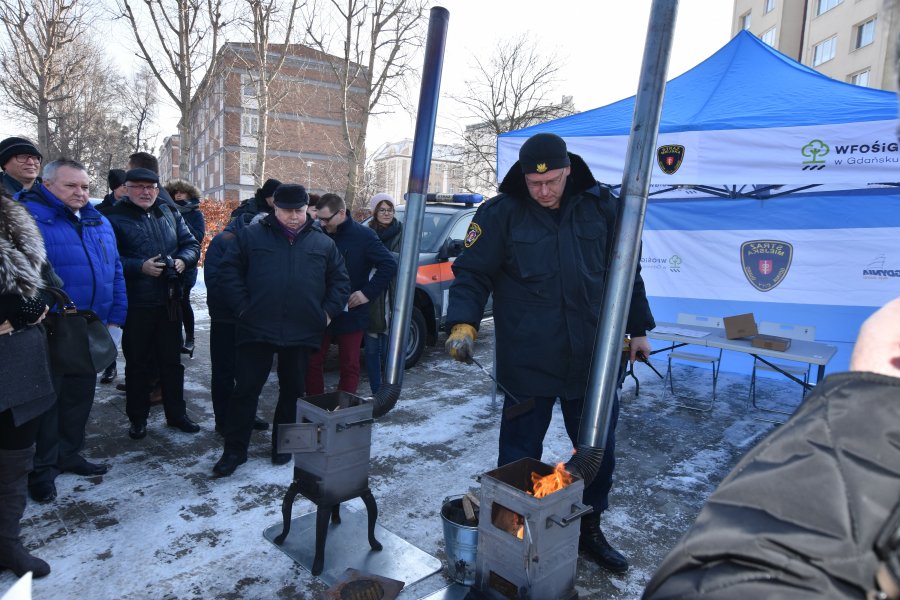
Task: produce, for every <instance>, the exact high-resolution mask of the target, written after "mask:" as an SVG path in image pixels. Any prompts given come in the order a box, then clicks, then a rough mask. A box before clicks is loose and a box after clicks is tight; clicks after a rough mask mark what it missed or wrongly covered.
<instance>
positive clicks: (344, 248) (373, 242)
mask: <svg viewBox="0 0 900 600" xmlns="http://www.w3.org/2000/svg"><path fill="white" fill-rule="evenodd" d="M329 235H330V236H331V239H333V240H334V243H335V244H337V247H338V250H340V252H341V256H343V257H344V264H346V266H347V274H348V275H349V276H350V291H351V293H352V292H355V291H357V290H359V291H361V292H362V293H363V295H365V297H366V298H368V299H369V302H371V301H372V300H374V299H376V298H378V296H379V295H381V294H383V293H384V291H385V290H386V289H387V288H388V286H389V285H390V284H391V281H393V279H394V275H396V274H397V259H395V258H394V255H393V254H391V253H390V251H389V250H388V249H387V248H386V247H385V245H384V244H382V243H381V240H380V239H378V235H377V234H376V233H375V231H373V230H372V229H370V228H369V227H367V226H366V225H362V224H360V223H357V222H356V221H354V220H353V219H351V218H350V217H347V218H346V219H345V220H344V222H343V223H341V224H340V225H338V226H337V231H336V232H335V233H334V234H333V235H332V234H329ZM373 269H374V270H375V272H374V274H373V273H372V270H373ZM370 276H371V279H370ZM371 308H372V307H371V306H369V303H366V304H360V305H359V306H355V307H353V308H351V309H350V310H349V311H345V312H342V313H341V314H339V315H338V316H337V317H335V319H334V321H333V322H332V323H331V326H330V327H329V328H328V331H329V332H330V333H332V334H334V335H342V334H345V333H352V332H354V331H365V330H366V329H367V328H368V326H369V311H370V309H371Z"/></svg>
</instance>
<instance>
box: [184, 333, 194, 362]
mask: <svg viewBox="0 0 900 600" xmlns="http://www.w3.org/2000/svg"><path fill="white" fill-rule="evenodd" d="M181 353H182V354H188V355H190V357H191V358H194V336H188V337H186V338H184V345H182V346H181Z"/></svg>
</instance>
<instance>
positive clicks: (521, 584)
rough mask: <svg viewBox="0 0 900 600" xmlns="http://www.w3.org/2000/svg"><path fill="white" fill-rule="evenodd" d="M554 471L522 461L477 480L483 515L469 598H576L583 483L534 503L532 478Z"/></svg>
mask: <svg viewBox="0 0 900 600" xmlns="http://www.w3.org/2000/svg"><path fill="white" fill-rule="evenodd" d="M532 472H534V473H537V474H538V475H540V476H542V477H543V476H546V475H550V474H552V473H553V467H552V466H550V465H547V464H544V463H542V462H541V461H539V460H534V459H532V458H523V459H520V460H517V461H516V462H513V463H510V464H508V465H505V466H503V467H500V468H498V469H494V470H493V471H489V472H487V473H485V474H483V475H482V476H481V511H480V513H479V518H478V551H477V557H476V560H475V584H474V585H473V587H472V591H471V593H470V594H469V596H468V597H469V598H479V599H480V598H485V599H491V600H525V599H531V600H547V599H551V598H552V599H554V600H571V599H577V598H578V593H577V592H576V591H575V571H576V567H577V565H578V537H579V534H580V529H581V527H580V525H581V517H583V516H584V515H586V514H588V513H590V512H591V510H593V509H592V508H591V507H589V506H585V505H584V504H582V503H581V497H582V493H583V491H584V482H583V481H582V480H581V479H580V478H578V477H575V478H574V481H572V483H570V484H569V485H568V486H566V487H564V488H562V489H560V490H557V491H556V492H553V493H552V494H549V495H547V496H545V497H543V498H535V497H534V496H533V495H531V494H530V493H529V492H531V491H532V481H531V473H532Z"/></svg>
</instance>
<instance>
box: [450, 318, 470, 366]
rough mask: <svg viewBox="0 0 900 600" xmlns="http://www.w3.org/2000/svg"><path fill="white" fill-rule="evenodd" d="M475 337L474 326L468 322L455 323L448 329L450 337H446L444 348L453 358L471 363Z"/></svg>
mask: <svg viewBox="0 0 900 600" xmlns="http://www.w3.org/2000/svg"><path fill="white" fill-rule="evenodd" d="M477 337H478V332H477V331H475V328H474V327H472V326H471V325H469V324H468V323H457V324H456V325H454V326H453V329H451V330H450V337H448V338H447V343H446V344H444V348H446V349H447V353H448V354H449V355H450V356H451V358H453V359H454V360H458V361H459V362H464V363H470V364H471V362H472V354H474V352H475V338H477Z"/></svg>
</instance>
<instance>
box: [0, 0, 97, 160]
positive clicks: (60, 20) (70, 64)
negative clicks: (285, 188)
mask: <svg viewBox="0 0 900 600" xmlns="http://www.w3.org/2000/svg"><path fill="white" fill-rule="evenodd" d="M87 8H88V5H87V3H85V2H83V1H82V2H79V0H0V23H2V26H3V31H4V32H5V34H6V35H5V36H4V37H5V39H4V40H3V47H2V49H0V68H2V69H3V72H4V76H3V77H2V78H0V89H2V91H3V93H4V95H5V96H6V99H7V100H8V101H9V103H10V104H11V105H12V106H13V107H15V108H17V109H19V110H20V111H22V113H23V116H25V117H26V120H28V121H31V120H32V119H33V124H34V125H35V126H36V128H37V134H38V135H37V137H38V146H40V147H41V149H43V150H44V151H45V152H51V153H52V152H55V151H58V149H56V148H54V147H53V146H52V145H51V136H50V131H51V129H52V124H51V119H52V115H53V111H54V109H55V107H56V106H58V105H59V104H60V103H62V102H64V101H66V100H67V99H69V98H71V96H72V95H73V94H74V91H73V88H75V87H77V82H79V81H80V80H81V79H82V78H83V77H85V75H86V73H87V70H88V69H89V68H90V67H89V65H88V64H87V63H86V62H85V61H84V53H83V52H79V51H78V48H77V46H78V44H80V43H81V42H83V40H84V39H86V29H87V26H86V23H87V19H86V9H87ZM76 40H77V41H78V43H76V44H73V42H76ZM73 82H74V83H73Z"/></svg>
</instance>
